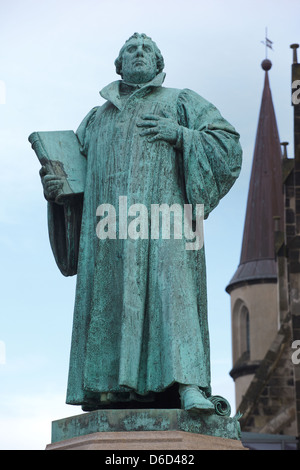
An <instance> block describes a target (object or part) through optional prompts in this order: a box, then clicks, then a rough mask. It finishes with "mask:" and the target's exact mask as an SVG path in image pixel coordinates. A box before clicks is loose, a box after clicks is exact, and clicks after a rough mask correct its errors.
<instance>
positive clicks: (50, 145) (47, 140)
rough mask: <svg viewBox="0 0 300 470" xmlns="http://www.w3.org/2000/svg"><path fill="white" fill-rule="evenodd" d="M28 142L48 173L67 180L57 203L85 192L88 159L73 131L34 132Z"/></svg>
mask: <svg viewBox="0 0 300 470" xmlns="http://www.w3.org/2000/svg"><path fill="white" fill-rule="evenodd" d="M28 140H29V142H30V143H31V146H32V148H33V150H34V151H35V153H36V155H37V157H38V159H39V161H40V163H41V165H42V166H44V167H45V168H46V170H47V173H48V174H53V175H57V176H62V177H64V178H65V181H64V184H63V187H62V191H61V193H60V194H59V196H58V197H57V198H56V201H57V202H62V200H63V199H64V198H66V197H67V198H68V197H72V196H74V195H75V194H81V193H83V192H84V187H85V176H86V159H85V157H84V156H83V155H82V153H81V152H80V144H79V141H78V139H77V136H76V134H75V133H74V132H73V131H45V132H33V133H32V134H30V136H29V137H28Z"/></svg>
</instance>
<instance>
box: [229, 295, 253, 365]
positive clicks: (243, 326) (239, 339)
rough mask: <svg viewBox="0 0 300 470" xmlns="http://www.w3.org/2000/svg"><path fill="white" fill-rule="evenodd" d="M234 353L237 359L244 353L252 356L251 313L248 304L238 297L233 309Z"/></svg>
mask: <svg viewBox="0 0 300 470" xmlns="http://www.w3.org/2000/svg"><path fill="white" fill-rule="evenodd" d="M232 333H233V355H234V360H235V361H237V360H238V359H239V358H240V357H241V356H242V355H247V356H250V315H249V310H248V308H247V306H246V304H245V303H244V302H243V300H241V299H237V301H236V303H235V305H234V309H233V329H232Z"/></svg>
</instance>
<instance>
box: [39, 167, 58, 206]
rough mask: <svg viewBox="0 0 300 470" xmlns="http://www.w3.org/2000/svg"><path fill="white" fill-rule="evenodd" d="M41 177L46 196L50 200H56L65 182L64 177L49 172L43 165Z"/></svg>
mask: <svg viewBox="0 0 300 470" xmlns="http://www.w3.org/2000/svg"><path fill="white" fill-rule="evenodd" d="M40 177H41V180H42V185H43V189H44V197H45V199H46V200H47V201H49V202H55V200H56V198H57V196H59V194H60V193H61V189H62V187H63V184H64V177H63V176H57V175H53V174H49V173H47V170H46V168H45V167H44V166H43V167H42V168H41V169H40Z"/></svg>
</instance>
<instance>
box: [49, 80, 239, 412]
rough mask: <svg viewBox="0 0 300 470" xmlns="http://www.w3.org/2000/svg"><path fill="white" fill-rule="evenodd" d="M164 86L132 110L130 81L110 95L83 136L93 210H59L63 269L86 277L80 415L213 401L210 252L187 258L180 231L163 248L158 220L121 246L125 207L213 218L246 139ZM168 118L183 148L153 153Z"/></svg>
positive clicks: (144, 93) (72, 381)
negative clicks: (158, 396) (153, 396)
mask: <svg viewBox="0 0 300 470" xmlns="http://www.w3.org/2000/svg"><path fill="white" fill-rule="evenodd" d="M163 80H164V74H163V73H162V74H159V75H157V76H156V77H155V79H154V80H152V81H151V82H150V83H148V84H147V85H145V86H142V87H140V88H138V89H137V90H135V91H134V92H133V93H131V94H130V95H128V97H127V99H125V98H124V97H123V99H122V96H121V93H120V91H121V90H120V87H121V81H117V82H113V83H112V84H110V85H108V86H107V87H106V88H104V89H103V90H102V92H101V95H102V97H103V98H105V99H106V100H107V101H106V102H105V104H104V105H103V106H99V107H95V108H93V109H92V110H91V111H90V112H89V113H88V115H87V116H86V118H85V119H84V120H83V122H82V123H81V125H80V126H79V128H78V130H77V136H78V139H79V141H80V143H81V146H82V152H83V154H84V155H85V156H86V158H87V176H86V188H85V193H84V202H83V209H82V208H81V205H80V202H79V203H76V204H75V203H74V204H73V206H72V204H70V205H69V206H65V207H63V208H62V207H59V206H57V205H56V204H50V205H49V230H50V239H51V243H52V248H53V251H54V254H55V257H56V260H57V262H58V265H59V266H60V268H61V270H62V272H63V274H65V275H73V274H74V273H76V272H77V287H76V299H75V309H74V322H73V333H72V345H71V354H70V368H69V380H68V390H67V403H69V404H83V405H84V404H87V403H89V402H91V401H95V400H96V401H97V399H96V398H95V397H99V396H100V395H99V394H100V393H102V392H124V391H128V390H134V391H135V392H136V393H138V394H140V395H145V394H147V393H148V392H162V391H164V390H166V389H167V388H168V387H170V386H171V385H172V384H174V383H184V384H196V385H199V386H200V387H201V388H202V389H204V390H205V391H206V392H207V394H208V395H209V394H210V347H209V332H208V321H207V294H206V266H205V254H204V247H202V248H201V249H199V250H187V249H186V240H185V238H184V236H183V237H182V239H174V237H172V228H173V224H172V223H171V236H170V239H163V238H162V237H160V238H159V239H151V235H150V234H151V220H149V236H148V238H146V239H135V240H134V239H132V238H130V237H128V238H127V239H120V237H118V228H119V217H118V207H119V197H120V196H126V197H127V205H128V207H129V206H131V205H132V204H144V205H145V206H146V207H147V208H148V210H149V214H150V206H151V204H159V205H160V204H168V205H169V206H171V205H172V204H180V205H181V207H184V204H192V205H193V207H195V206H196V204H203V205H204V210H205V218H206V217H207V216H208V214H209V213H210V212H211V211H212V210H213V209H214V208H215V207H216V206H217V204H218V203H219V201H220V199H221V198H222V197H223V196H224V195H225V194H226V193H227V192H228V191H229V189H230V188H231V186H232V185H233V183H234V181H235V180H236V178H237V177H238V175H239V172H240V167H241V155H242V152H241V147H240V144H239V135H238V133H237V132H236V131H235V129H234V128H233V127H232V126H231V125H230V124H229V123H228V122H227V121H226V120H225V119H223V117H222V116H221V115H220V113H219V111H218V110H217V109H216V108H215V107H214V106H213V105H212V104H210V103H209V102H207V101H206V100H205V99H203V98H202V97H200V96H199V95H197V94H196V93H194V92H193V91H191V90H188V89H184V90H177V89H171V88H165V87H163V86H162V83H163ZM165 113H167V115H168V116H171V117H172V118H173V119H174V120H175V121H177V122H178V124H179V125H180V126H181V127H180V141H179V142H177V144H176V145H174V146H172V145H170V144H169V143H166V142H164V141H162V140H159V141H155V142H152V143H151V142H149V141H148V139H147V137H145V136H141V135H140V129H139V128H138V127H137V123H138V122H140V121H141V116H143V115H145V114H157V115H164V114H165ZM100 204H111V205H112V206H114V207H115V208H116V216H117V217H116V227H117V232H116V233H117V237H116V239H109V238H106V239H102V240H100V239H99V238H98V237H97V234H96V227H97V223H98V222H99V220H100V219H99V217H97V216H96V210H97V207H98V206H99V205H100ZM81 212H82V220H81ZM131 219H132V218H131ZM131 219H130V218H129V221H130V220H131ZM80 224H81V225H80ZM79 230H80V244H79V237H78V231H79ZM62 239H63V240H64V243H62ZM78 244H79V250H78ZM77 252H78V255H77Z"/></svg>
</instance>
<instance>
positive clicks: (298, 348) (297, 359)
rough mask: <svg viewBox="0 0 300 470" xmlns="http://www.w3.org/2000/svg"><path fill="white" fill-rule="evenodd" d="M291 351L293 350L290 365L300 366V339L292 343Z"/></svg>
mask: <svg viewBox="0 0 300 470" xmlns="http://www.w3.org/2000/svg"><path fill="white" fill-rule="evenodd" d="M292 349H295V351H294V352H293V354H292V363H293V364H295V365H298V364H300V339H296V340H295V341H293V343H292Z"/></svg>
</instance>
